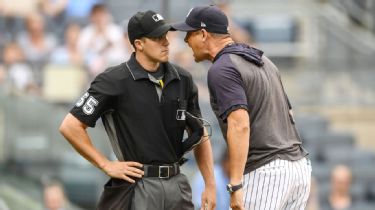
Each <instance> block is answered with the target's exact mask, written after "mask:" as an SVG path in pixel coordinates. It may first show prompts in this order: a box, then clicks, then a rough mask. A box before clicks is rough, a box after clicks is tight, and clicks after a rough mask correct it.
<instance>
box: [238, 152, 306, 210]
mask: <svg viewBox="0 0 375 210" xmlns="http://www.w3.org/2000/svg"><path fill="white" fill-rule="evenodd" d="M310 181H311V163H310V160H309V159H307V158H302V159H300V160H297V161H290V160H281V159H276V160H274V161H271V162H270V163H268V164H266V165H264V166H262V167H260V168H257V169H256V170H254V171H251V172H250V173H247V174H245V175H244V178H243V190H244V205H245V209H248V210H250V209H251V210H255V209H272V210H279V209H280V210H281V209H283V210H284V209H286V210H294V209H300V210H302V209H305V206H306V202H307V199H308V196H309V192H310Z"/></svg>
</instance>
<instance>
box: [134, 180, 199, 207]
mask: <svg viewBox="0 0 375 210" xmlns="http://www.w3.org/2000/svg"><path fill="white" fill-rule="evenodd" d="M131 209H132V210H156V209H157V210H193V209H194V205H193V203H192V201H191V187H190V185H189V182H188V180H187V178H186V176H185V175H184V174H178V175H176V176H174V177H172V178H170V179H159V178H142V179H141V180H139V181H138V182H137V185H136V187H135V192H134V197H133V202H132V208H131Z"/></svg>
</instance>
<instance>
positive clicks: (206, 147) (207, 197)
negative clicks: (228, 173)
mask: <svg viewBox="0 0 375 210" xmlns="http://www.w3.org/2000/svg"><path fill="white" fill-rule="evenodd" d="M206 133H207V132H206V131H204V134H205V135H204V136H203V137H202V138H203V140H202V141H203V142H202V143H201V144H199V145H198V146H197V147H196V148H195V149H194V156H195V159H196V161H197V164H198V167H199V170H200V171H201V174H202V176H203V179H204V183H205V189H204V191H203V193H202V199H201V209H204V210H205V209H215V206H216V185H215V177H214V169H213V165H214V161H213V155H212V148H211V142H210V140H209V137H208V136H206Z"/></svg>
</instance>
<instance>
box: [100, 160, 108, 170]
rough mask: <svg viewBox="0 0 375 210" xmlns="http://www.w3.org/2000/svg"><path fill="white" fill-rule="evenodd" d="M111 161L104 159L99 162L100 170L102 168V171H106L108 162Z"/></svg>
mask: <svg viewBox="0 0 375 210" xmlns="http://www.w3.org/2000/svg"><path fill="white" fill-rule="evenodd" d="M109 162H110V161H103V162H101V163H99V164H98V167H99V169H100V170H102V171H104V172H106V170H105V169H106V167H107V166H108V163H109Z"/></svg>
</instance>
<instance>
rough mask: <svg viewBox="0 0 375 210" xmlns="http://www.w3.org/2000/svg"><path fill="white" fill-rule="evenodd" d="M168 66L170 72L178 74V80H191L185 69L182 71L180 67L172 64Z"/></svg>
mask: <svg viewBox="0 0 375 210" xmlns="http://www.w3.org/2000/svg"><path fill="white" fill-rule="evenodd" d="M169 66H170V68H171V70H172V71H175V72H176V73H177V74H178V76H179V77H180V79H188V80H192V76H191V73H190V72H188V71H187V70H186V69H184V68H182V67H181V66H178V65H176V64H173V63H169Z"/></svg>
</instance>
